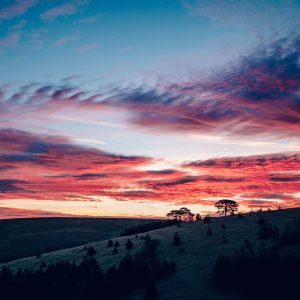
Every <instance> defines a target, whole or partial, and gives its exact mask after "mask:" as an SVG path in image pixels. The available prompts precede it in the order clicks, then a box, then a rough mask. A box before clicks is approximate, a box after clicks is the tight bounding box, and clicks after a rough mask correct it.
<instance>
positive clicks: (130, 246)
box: [125, 239, 133, 250]
mask: <svg viewBox="0 0 300 300" xmlns="http://www.w3.org/2000/svg"><path fill="white" fill-rule="evenodd" d="M125 248H126V250H130V249H132V248H133V243H132V241H131V240H130V239H128V240H127V242H126V244H125Z"/></svg>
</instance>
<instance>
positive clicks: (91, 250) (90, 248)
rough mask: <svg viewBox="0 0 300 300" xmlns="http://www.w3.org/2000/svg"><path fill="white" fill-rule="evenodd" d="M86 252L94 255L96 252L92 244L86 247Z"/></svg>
mask: <svg viewBox="0 0 300 300" xmlns="http://www.w3.org/2000/svg"><path fill="white" fill-rule="evenodd" d="M86 254H87V255H88V256H93V255H95V254H96V250H95V248H94V247H93V246H90V247H88V248H87V251H86Z"/></svg>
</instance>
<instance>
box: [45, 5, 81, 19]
mask: <svg viewBox="0 0 300 300" xmlns="http://www.w3.org/2000/svg"><path fill="white" fill-rule="evenodd" d="M76 12H77V7H76V5H74V4H72V3H66V4H63V5H61V6H56V7H53V8H50V9H48V10H46V11H45V12H43V13H42V14H41V19H42V20H43V21H47V22H51V21H54V20H55V19H56V18H58V17H60V16H70V15H73V14H75V13H76Z"/></svg>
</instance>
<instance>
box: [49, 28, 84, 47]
mask: <svg viewBox="0 0 300 300" xmlns="http://www.w3.org/2000/svg"><path fill="white" fill-rule="evenodd" d="M79 39H80V35H79V31H76V32H75V33H74V34H71V35H66V36H63V37H61V38H60V39H58V40H56V41H55V43H54V44H55V46H58V47H60V46H63V45H65V44H67V43H69V42H75V41H78V40H79Z"/></svg>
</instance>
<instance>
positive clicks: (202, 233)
mask: <svg viewBox="0 0 300 300" xmlns="http://www.w3.org/2000/svg"><path fill="white" fill-rule="evenodd" d="M299 214H300V209H290V210H280V211H273V212H262V213H256V214H254V215H252V216H249V215H245V216H244V218H242V219H238V218H237V217H236V216H232V217H231V216H230V217H226V218H224V217H221V218H214V219H213V220H212V223H211V224H204V223H203V222H202V221H199V222H192V223H186V224H183V225H182V226H181V227H177V226H172V227H167V228H163V229H158V230H155V231H151V232H149V234H150V235H151V237H157V238H158V239H159V240H160V242H161V245H160V246H159V247H158V254H159V255H160V256H161V257H164V258H168V259H172V260H174V261H175V262H176V266H177V272H176V273H175V274H174V275H172V276H171V277H169V278H167V279H164V280H162V281H160V282H159V283H158V284H157V288H158V292H159V295H160V298H159V299H164V300H169V299H172V300H174V299H189V300H198V299H208V300H217V299H218V300H219V299H222V300H226V299H239V298H238V296H236V295H233V294H226V293H220V292H218V291H217V290H216V289H215V287H214V286H213V284H212V281H211V273H212V268H213V265H214V262H215V260H216V258H217V256H218V255H219V254H220V253H223V254H232V253H234V251H235V250H236V249H238V248H239V247H240V246H241V245H243V244H244V241H245V239H246V238H247V239H248V240H249V241H250V243H251V245H252V247H253V248H255V247H259V246H260V244H261V241H260V240H258V239H257V230H258V226H259V225H258V224H257V220H258V218H259V217H263V218H264V219H265V220H267V221H268V222H269V223H270V224H272V225H276V226H277V227H278V228H279V230H283V229H284V228H285V226H286V222H287V221H291V220H292V219H293V218H294V217H296V216H298V215H299ZM24 221H25V220H24ZM222 224H225V225H226V229H222ZM208 226H210V228H211V229H212V233H213V234H212V236H207V234H206V231H207V227H208ZM116 231H117V230H116ZM116 231H115V232H116ZM175 232H178V233H179V235H180V237H181V240H182V244H183V247H184V248H185V253H180V251H179V248H180V246H179V247H174V246H173V245H172V240H173V236H174V233H175ZM141 236H142V235H141V234H140V235H139V236H138V237H136V236H130V237H122V238H121V237H116V238H115V239H114V241H116V240H118V241H119V242H120V247H119V253H118V254H116V255H113V254H112V248H107V241H105V240H103V241H98V242H93V243H89V245H93V246H94V247H95V249H96V255H95V258H96V259H97V260H98V261H99V263H100V265H101V267H102V268H103V269H107V268H108V267H109V266H111V265H112V264H117V262H118V261H119V260H120V258H121V257H123V256H124V255H125V254H126V253H128V252H132V253H133V252H134V251H135V250H136V249H140V247H141V246H142V243H143V240H142V239H141ZM223 236H225V237H226V238H227V240H228V243H226V244H223V243H222V238H223ZM128 238H130V239H131V240H132V241H133V245H134V249H132V250H126V249H125V247H124V244H125V242H126V240H127V239H128ZM264 243H265V245H267V246H268V245H269V244H271V243H272V241H268V240H266V241H264ZM285 251H287V252H289V251H290V252H293V253H295V252H296V253H298V254H300V247H299V245H298V246H293V247H286V248H285ZM181 252H183V251H181ZM85 256H86V251H84V250H83V245H81V246H78V247H73V248H69V249H62V250H58V251H54V252H50V253H46V254H42V256H41V257H40V258H36V257H28V258H25V259H19V260H15V261H12V262H10V263H8V264H6V265H7V266H9V267H10V268H11V269H13V270H17V269H18V268H39V266H40V263H41V262H42V261H44V262H45V263H46V264H49V263H51V262H55V261H59V260H66V259H68V260H71V261H75V262H80V261H81V260H82V259H83V258H84V257H85ZM142 295H143V292H142V291H138V292H136V293H134V294H131V295H130V296H128V297H127V299H132V300H134V299H143V296H142Z"/></svg>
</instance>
